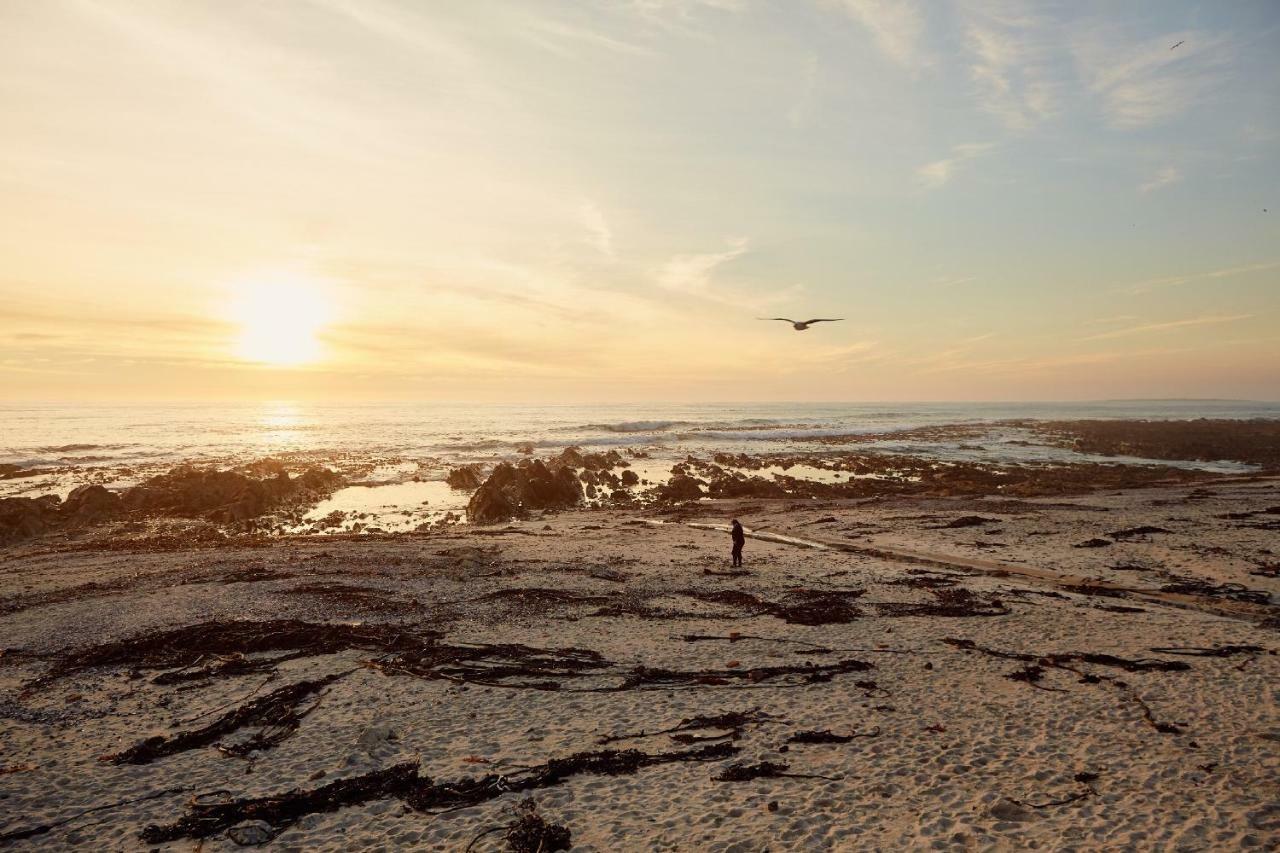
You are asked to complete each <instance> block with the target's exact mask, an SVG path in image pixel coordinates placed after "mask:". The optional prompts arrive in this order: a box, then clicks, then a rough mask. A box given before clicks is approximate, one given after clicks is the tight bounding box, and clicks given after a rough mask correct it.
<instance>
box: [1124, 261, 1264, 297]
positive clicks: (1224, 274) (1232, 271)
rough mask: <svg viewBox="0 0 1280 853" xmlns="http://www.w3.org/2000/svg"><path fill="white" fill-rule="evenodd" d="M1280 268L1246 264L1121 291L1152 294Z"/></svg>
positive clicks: (1156, 280)
mask: <svg viewBox="0 0 1280 853" xmlns="http://www.w3.org/2000/svg"><path fill="white" fill-rule="evenodd" d="M1276 267H1280V261H1266V262H1263V263H1260V264H1244V265H1243V266H1238V267H1225V268H1223V269H1220V270H1211V271H1209V272H1201V273H1192V274H1189V275H1171V276H1165V277H1164V278H1149V279H1147V280H1146V281H1140V282H1137V283H1136V284H1130V285H1125V286H1124V287H1122V288H1120V290H1121V291H1123V292H1125V293H1129V294H1131V295H1135V296H1136V295H1138V294H1142V293H1150V292H1151V291H1153V290H1159V289H1161V288H1165V287H1175V286H1177V285H1179V284H1186V283H1188V282H1192V281H1212V280H1216V279H1220V278H1232V277H1233V276H1237V275H1245V274H1246V273H1251V272H1262V271H1264V270H1273V269H1275V268H1276Z"/></svg>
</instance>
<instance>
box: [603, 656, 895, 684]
mask: <svg viewBox="0 0 1280 853" xmlns="http://www.w3.org/2000/svg"><path fill="white" fill-rule="evenodd" d="M874 668H875V665H874V664H870V663H867V662H866V661H860V660H854V659H852V658H850V659H848V660H842V661H839V662H837V663H830V664H814V663H805V664H799V665H791V666H760V667H755V668H750V669H748V668H734V669H707V670H693V671H687V670H673V669H661V668H658V667H647V666H638V667H636V668H635V669H633V670H632V671H631V673H630V675H628V676H627V677H626V679H625V680H624V681H623V683H622V684H620V685H618V686H616V687H612V688H601V690H606V691H614V690H646V689H647V690H670V689H673V688H676V687H698V686H706V685H710V686H723V685H729V684H734V683H735V682H737V683H739V684H738V686H741V687H748V686H755V685H761V684H764V683H765V682H774V683H777V682H782V683H783V684H785V685H786V686H799V685H802V684H821V683H823V682H827V681H830V680H831V679H832V678H834V677H835V676H837V675H843V674H845V673H850V672H864V671H866V670H868V669H874ZM741 682H746V683H745V684H742V683H741ZM868 683H869V682H868ZM778 686H782V685H778Z"/></svg>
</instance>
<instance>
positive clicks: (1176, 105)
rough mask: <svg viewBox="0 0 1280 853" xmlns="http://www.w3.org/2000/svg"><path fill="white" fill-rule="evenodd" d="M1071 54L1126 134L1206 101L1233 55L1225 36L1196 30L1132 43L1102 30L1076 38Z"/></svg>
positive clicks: (1109, 118)
mask: <svg viewBox="0 0 1280 853" xmlns="http://www.w3.org/2000/svg"><path fill="white" fill-rule="evenodd" d="M1179 41H1181V42H1183V44H1182V46H1181V47H1179V48H1178V49H1177V50H1170V49H1169V46H1170V45H1172V44H1174V43H1175V42H1179ZM1072 50H1073V52H1074V54H1075V58H1076V64H1077V66H1078V68H1079V71H1080V76H1081V77H1082V78H1083V79H1084V81H1085V83H1086V85H1087V86H1088V87H1089V89H1090V90H1091V91H1092V92H1093V93H1094V94H1095V95H1096V96H1097V97H1098V98H1100V99H1101V106H1102V111H1103V114H1104V115H1105V116H1106V119H1107V121H1108V123H1110V124H1111V125H1112V126H1113V127H1116V128H1119V129H1122V130H1131V129H1134V128H1139V127H1144V126H1146V125H1150V124H1156V123H1158V122H1161V121H1166V120H1168V119H1171V118H1174V117H1176V116H1178V115H1180V114H1181V113H1183V112H1185V111H1186V110H1188V109H1190V108H1191V107H1192V106H1193V105H1195V104H1196V103H1198V102H1199V101H1202V100H1204V99H1205V98H1206V96H1207V95H1208V94H1209V93H1210V92H1211V91H1212V90H1213V89H1214V88H1216V87H1217V86H1218V85H1219V84H1221V83H1222V82H1223V80H1225V79H1226V72H1225V71H1224V70H1223V66H1224V65H1225V64H1226V63H1227V62H1228V61H1229V59H1230V57H1231V56H1232V54H1233V53H1234V51H1233V50H1232V49H1231V45H1230V43H1229V41H1228V40H1227V39H1226V38H1224V37H1221V36H1214V35H1211V34H1209V33H1205V32H1198V31H1195V30H1184V31H1181V32H1171V33H1165V34H1163V35H1158V36H1152V37H1149V38H1146V39H1143V40H1142V41H1138V42H1133V41H1126V40H1123V39H1122V38H1120V37H1118V36H1117V35H1116V34H1115V32H1114V31H1113V30H1111V29H1103V28H1098V29H1095V30H1090V31H1086V32H1084V33H1083V34H1082V35H1080V36H1078V37H1077V38H1076V39H1075V41H1074V43H1073V45H1072Z"/></svg>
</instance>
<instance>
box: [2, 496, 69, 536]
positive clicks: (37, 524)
mask: <svg viewBox="0 0 1280 853" xmlns="http://www.w3.org/2000/svg"><path fill="white" fill-rule="evenodd" d="M60 503H61V501H60V500H59V499H58V496H57V495H43V496H41V497H38V498H0V545H8V544H10V543H12V542H21V541H22V540H24V539H30V538H32V537H33V536H42V535H44V534H45V533H48V532H50V531H52V530H54V529H56V528H57V527H58V525H59V523H60V522H61V520H62V519H61V516H60V513H59V512H58V505H59V504H60Z"/></svg>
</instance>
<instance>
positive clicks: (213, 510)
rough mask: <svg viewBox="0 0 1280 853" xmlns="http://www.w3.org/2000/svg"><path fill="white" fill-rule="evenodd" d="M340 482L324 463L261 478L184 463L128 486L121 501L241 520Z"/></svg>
mask: <svg viewBox="0 0 1280 853" xmlns="http://www.w3.org/2000/svg"><path fill="white" fill-rule="evenodd" d="M341 483H342V478H341V477H340V476H339V475H338V474H335V473H334V472H332V471H329V470H327V469H324V468H310V469H308V470H307V471H305V472H304V473H303V474H301V475H299V476H298V477H296V478H293V477H290V476H289V472H287V471H285V470H283V469H280V470H278V471H277V473H276V474H275V475H274V476H271V477H268V478H267V479H261V480H259V479H255V478H253V477H251V476H248V475H246V474H242V473H240V472H238V471H218V470H215V469H212V468H196V467H193V466H190V465H184V466H181V467H179V468H174V469H173V470H172V471H170V472H169V473H167V474H161V475H160V476H158V477H152V478H151V479H150V480H147V481H146V482H145V483H142V484H141V485H139V486H134V487H133V488H132V489H129V490H127V491H126V492H125V493H124V495H123V500H124V504H125V506H126V507H127V508H128V509H129V510H131V511H136V512H143V513H148V514H155V515H176V516H181V517H186V518H206V519H209V520H210V521H221V522H239V521H246V520H248V519H251V518H257V517H258V516H261V515H264V514H266V513H267V512H269V511H271V510H272V509H275V508H276V507H278V506H280V505H282V504H285V503H300V502H303V501H306V500H308V499H310V500H319V499H320V498H322V497H324V496H326V495H327V494H329V493H330V492H332V491H333V490H334V489H336V488H337V487H338V486H340V485H341Z"/></svg>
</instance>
